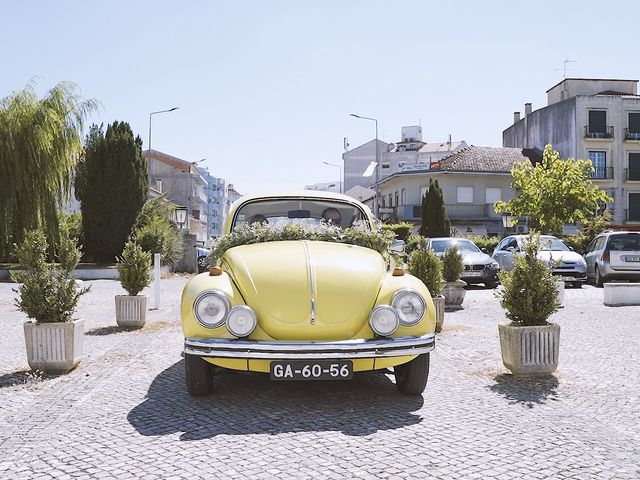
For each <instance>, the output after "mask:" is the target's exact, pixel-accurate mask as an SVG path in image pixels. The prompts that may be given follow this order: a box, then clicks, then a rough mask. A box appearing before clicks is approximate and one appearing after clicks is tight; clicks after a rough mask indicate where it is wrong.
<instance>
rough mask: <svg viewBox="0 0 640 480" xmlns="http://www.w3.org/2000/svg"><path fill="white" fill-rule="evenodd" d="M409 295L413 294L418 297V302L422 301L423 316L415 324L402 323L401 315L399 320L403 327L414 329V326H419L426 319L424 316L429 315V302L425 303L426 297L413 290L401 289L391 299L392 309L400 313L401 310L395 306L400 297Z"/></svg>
mask: <svg viewBox="0 0 640 480" xmlns="http://www.w3.org/2000/svg"><path fill="white" fill-rule="evenodd" d="M407 294H412V295H415V296H416V297H418V300H420V303H421V305H422V315H420V317H419V318H418V319H417V320H415V321H414V322H404V321H402V317H401V316H400V313H398V320H399V321H400V324H401V325H402V326H403V327H413V326H414V325H417V324H418V323H420V322H421V321H422V319H423V318H424V316H425V315H426V314H427V302H426V301H425V299H424V297H423V296H422V295H420V293H419V292H418V291H416V290H414V289H413V288H401V289H400V290H398V291H397V292H396V293H394V294H393V297H392V298H391V308H393V309H394V310H395V311H396V312H398V311H399V309H398V308H396V307H395V305H394V304H395V302H396V300H397V299H398V298H399V297H401V296H402V295H407Z"/></svg>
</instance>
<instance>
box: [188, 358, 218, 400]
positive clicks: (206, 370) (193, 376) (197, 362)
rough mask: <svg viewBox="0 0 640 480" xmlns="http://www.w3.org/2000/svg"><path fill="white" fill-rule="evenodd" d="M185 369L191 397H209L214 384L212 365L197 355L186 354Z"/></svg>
mask: <svg viewBox="0 0 640 480" xmlns="http://www.w3.org/2000/svg"><path fill="white" fill-rule="evenodd" d="M184 368H185V377H186V381H187V392H189V395H191V396H192V397H202V396H204V395H209V393H210V392H211V383H212V382H211V374H212V373H213V369H212V368H211V364H210V363H209V362H206V361H204V360H203V359H202V358H200V357H198V356H197V355H189V354H185V356H184Z"/></svg>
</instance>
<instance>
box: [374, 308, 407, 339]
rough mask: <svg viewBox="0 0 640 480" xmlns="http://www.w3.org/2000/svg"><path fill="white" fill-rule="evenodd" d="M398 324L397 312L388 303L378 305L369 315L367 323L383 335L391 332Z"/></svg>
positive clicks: (386, 335)
mask: <svg viewBox="0 0 640 480" xmlns="http://www.w3.org/2000/svg"><path fill="white" fill-rule="evenodd" d="M399 324H400V319H399V318H398V313H397V312H396V311H395V310H394V309H393V308H392V307H391V306H389V305H378V306H377V307H376V308H374V309H373V311H372V312H371V315H370V316H369V325H371V328H372V329H373V331H374V332H376V333H377V334H378V335H380V336H383V337H388V336H389V335H391V334H393V332H395V331H396V330H397V329H398V325H399Z"/></svg>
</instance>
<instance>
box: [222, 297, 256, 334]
mask: <svg viewBox="0 0 640 480" xmlns="http://www.w3.org/2000/svg"><path fill="white" fill-rule="evenodd" d="M234 312H246V313H250V314H251V317H252V318H253V326H252V327H251V330H250V331H249V332H248V333H245V334H238V333H236V332H234V331H233V328H232V327H231V325H230V321H231V320H232V315H233V313H234ZM224 323H225V325H226V326H227V330H228V331H229V333H230V334H231V335H233V336H234V337H236V338H245V337H248V336H249V335H251V334H252V333H253V332H254V331H255V329H256V327H257V326H258V317H257V316H256V312H255V311H254V310H253V308H251V307H249V306H248V305H237V306H235V307H233V308H232V309H231V310H229V311H228V312H227V317H226V318H225V321H224Z"/></svg>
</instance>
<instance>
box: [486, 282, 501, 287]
mask: <svg viewBox="0 0 640 480" xmlns="http://www.w3.org/2000/svg"><path fill="white" fill-rule="evenodd" d="M484 286H485V287H487V288H491V289H494V288H497V287H498V282H487V283H485V284H484Z"/></svg>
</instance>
